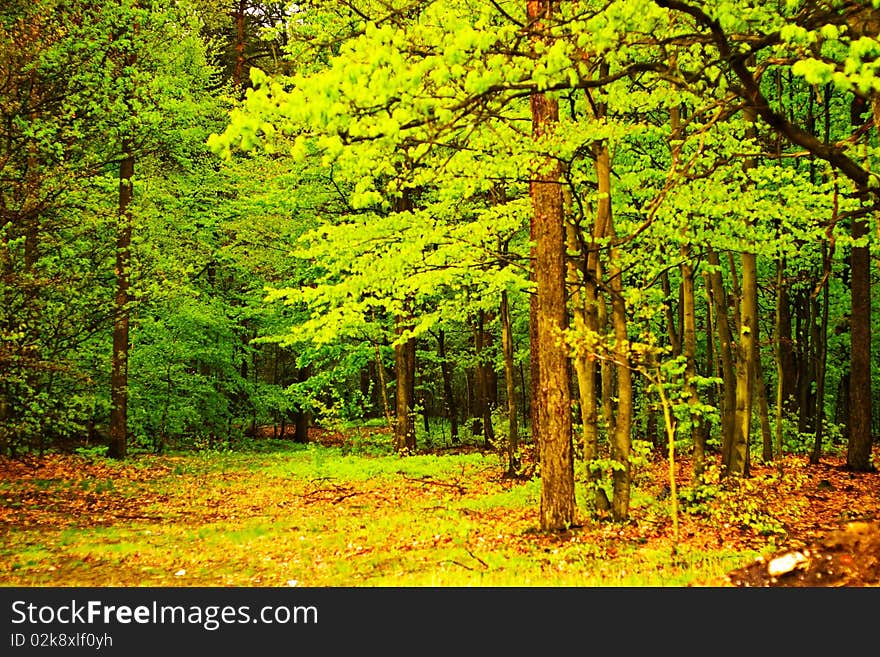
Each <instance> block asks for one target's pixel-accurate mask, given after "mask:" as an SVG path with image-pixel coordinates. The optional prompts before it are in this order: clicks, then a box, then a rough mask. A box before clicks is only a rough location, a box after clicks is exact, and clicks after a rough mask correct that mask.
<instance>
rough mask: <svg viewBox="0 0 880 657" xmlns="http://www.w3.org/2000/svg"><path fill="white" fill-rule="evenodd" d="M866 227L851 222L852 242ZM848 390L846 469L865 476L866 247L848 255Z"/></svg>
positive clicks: (867, 414)
mask: <svg viewBox="0 0 880 657" xmlns="http://www.w3.org/2000/svg"><path fill="white" fill-rule="evenodd" d="M867 233H868V227H867V225H866V224H865V222H864V221H861V220H858V221H854V222H853V225H852V237H853V239H859V238H861V237H864V236H865V235H867ZM850 273H851V277H850V345H851V347H850V379H849V384H850V389H849V441H848V443H847V450H846V465H847V467H848V468H849V469H851V470H855V471H857V472H868V471H871V470H872V469H873V467H872V464H871V254H870V250H869V247H867V246H860V247H854V248H853V249H852V253H851V255H850Z"/></svg>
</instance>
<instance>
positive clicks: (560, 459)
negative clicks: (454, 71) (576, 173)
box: [527, 0, 575, 531]
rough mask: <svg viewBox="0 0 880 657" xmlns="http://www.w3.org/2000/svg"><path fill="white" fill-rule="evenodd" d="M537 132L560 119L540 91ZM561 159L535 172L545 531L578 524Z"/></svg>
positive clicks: (545, 9)
mask: <svg viewBox="0 0 880 657" xmlns="http://www.w3.org/2000/svg"><path fill="white" fill-rule="evenodd" d="M554 4H555V3H553V2H552V1H550V0H534V1H532V0H530V1H529V2H528V3H527V15H528V18H529V21H530V24H531V25H532V26H533V27H539V26H540V22H541V21H542V20H543V19H545V18H547V17H549V16H550V14H551V12H552V10H553V6H554ZM530 104H531V116H532V134H533V136H534V138H535V140H536V141H537V140H540V139H541V138H542V137H544V136H546V135H547V134H548V133H550V132H552V130H553V128H554V124H556V123H557V122H558V120H559V107H558V104H557V102H556V101H555V100H553V99H551V98H549V97H547V95H546V94H543V93H540V92H538V91H534V92H532V95H531V98H530ZM560 177H561V170H560V165H559V163H558V161H556V160H554V159H552V158H542V159H541V160H540V161H539V162H536V166H535V167H534V169H533V172H532V181H531V184H530V196H531V200H532V217H531V233H532V235H533V236H534V246H533V249H532V266H533V268H534V273H535V283H536V288H537V289H536V292H535V295H534V297H533V303H534V304H535V306H534V318H535V322H536V326H535V329H536V330H535V333H534V341H533V343H532V345H531V350H532V358H533V359H536V360H537V363H538V364H537V371H538V377H539V380H538V385H537V386H536V387H537V391H536V392H537V396H536V398H535V399H534V403H533V408H534V411H533V418H534V419H533V426H534V427H537V430H538V433H537V434H536V435H535V440H536V442H537V444H538V452H539V455H540V464H541V510H540V525H541V529H542V530H544V531H562V530H565V529H568V528H569V527H571V526H572V525H573V524H574V522H575V496H574V457H573V450H572V427H571V393H570V391H569V361H568V354H567V353H566V349H565V347H564V345H563V342H562V340H561V337H562V331H564V329H565V328H566V324H567V312H566V298H565V234H564V228H563V222H564V217H563V203H562V189H561V185H560Z"/></svg>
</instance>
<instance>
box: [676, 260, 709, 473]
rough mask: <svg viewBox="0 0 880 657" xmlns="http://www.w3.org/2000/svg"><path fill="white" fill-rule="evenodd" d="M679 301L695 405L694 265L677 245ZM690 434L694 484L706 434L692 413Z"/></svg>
mask: <svg viewBox="0 0 880 657" xmlns="http://www.w3.org/2000/svg"><path fill="white" fill-rule="evenodd" d="M681 257H682V263H681V268H680V269H681V281H682V290H681V302H682V320H683V321H682V331H681V332H682V337H683V339H682V353H683V355H684V357H685V370H684V377H685V383H684V385H685V390H686V391H687V396H688V405H689V406H690V407H692V408H693V407H696V406H697V405H698V404H699V403H700V398H699V395H698V394H697V384H696V382H695V379H696V376H697V313H696V295H695V293H694V268H693V265H692V264H691V263H690V257H691V254H690V247H689V246H687V245H684V246H682V247H681ZM690 423H691V425H690V434H691V442H692V443H693V464H694V466H693V467H694V472H693V479H694V483H695V484H699V483H700V482H702V480H703V474H704V472H705V469H706V433H705V431H704V430H703V426H702V418H701V417H700V416H699V415H698V414H696V413H693V412H692V413H691V414H690Z"/></svg>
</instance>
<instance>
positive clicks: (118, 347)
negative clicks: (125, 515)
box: [107, 139, 134, 459]
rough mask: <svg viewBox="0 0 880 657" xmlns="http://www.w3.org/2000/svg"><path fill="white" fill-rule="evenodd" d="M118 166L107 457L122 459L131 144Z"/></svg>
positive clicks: (124, 448)
mask: <svg viewBox="0 0 880 657" xmlns="http://www.w3.org/2000/svg"><path fill="white" fill-rule="evenodd" d="M122 148H123V153H124V155H123V159H122V162H121V163H120V165H119V215H118V220H119V223H118V227H117V233H116V269H115V275H116V297H115V300H114V319H113V357H112V359H111V371H110V444H109V445H108V446H107V456H108V457H110V458H114V459H124V458H125V457H126V455H127V454H128V354H129V346H130V342H129V322H130V309H129V289H130V286H131V231H132V226H131V224H132V217H131V209H130V204H131V200H132V177H133V176H134V156H133V155H132V154H131V142H130V141H129V140H127V139H126V140H125V141H124V142H123V146H122Z"/></svg>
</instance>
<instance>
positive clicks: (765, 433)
mask: <svg viewBox="0 0 880 657" xmlns="http://www.w3.org/2000/svg"><path fill="white" fill-rule="evenodd" d="M758 330H759V327H758V325H757V323H756V324H755V341H754V343H753V345H752V346H753V347H754V349H755V355H754V362H755V368H754V375H755V380H754V382H753V385H754V398H755V401H756V402H757V404H758V422H759V424H760V426H761V458H762V459H763V460H764V461H765V462H767V463H769V462H770V461H772V460H773V429H772V428H771V427H770V403H769V402H768V400H767V385H766V383H765V379H764V365H763V363H762V362H761V348H760V346H759V344H760V340H759V335H760V333H759V332H758Z"/></svg>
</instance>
